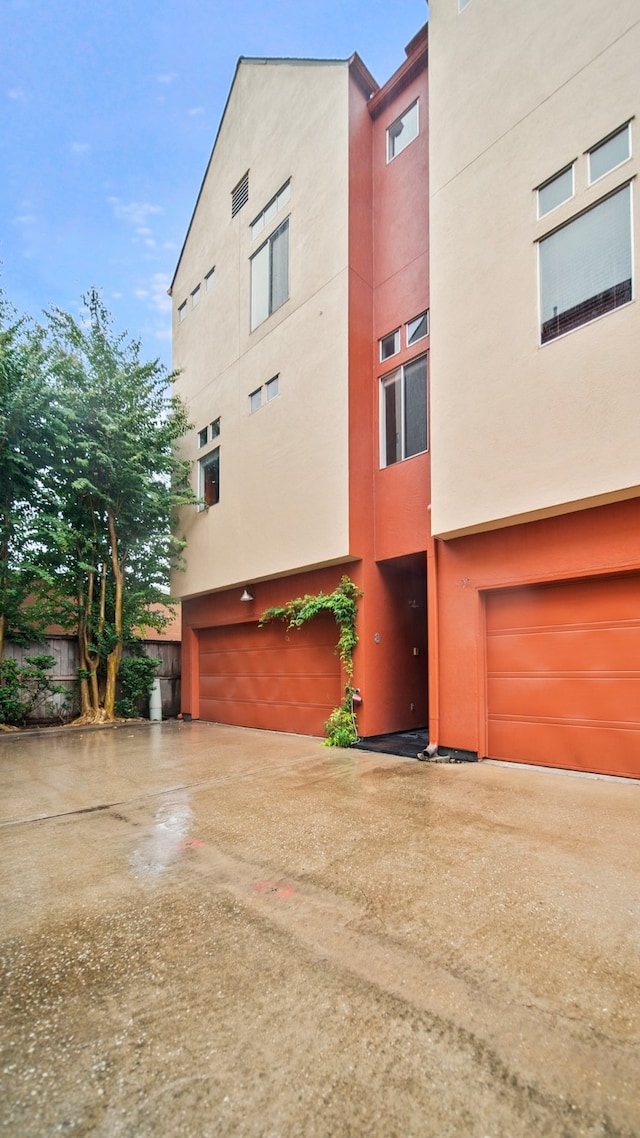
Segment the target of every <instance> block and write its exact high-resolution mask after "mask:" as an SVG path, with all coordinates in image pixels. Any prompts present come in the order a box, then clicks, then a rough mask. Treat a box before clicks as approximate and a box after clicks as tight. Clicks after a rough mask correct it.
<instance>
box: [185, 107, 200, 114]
mask: <svg viewBox="0 0 640 1138" xmlns="http://www.w3.org/2000/svg"><path fill="white" fill-rule="evenodd" d="M187 114H188V115H203V114H204V107H189V110H188V111H187Z"/></svg>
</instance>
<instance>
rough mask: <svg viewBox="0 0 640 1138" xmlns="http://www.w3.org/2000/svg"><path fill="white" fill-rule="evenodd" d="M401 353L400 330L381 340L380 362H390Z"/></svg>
mask: <svg viewBox="0 0 640 1138" xmlns="http://www.w3.org/2000/svg"><path fill="white" fill-rule="evenodd" d="M399 351H400V329H399V328H395V329H394V331H393V332H389V333H388V335H387V336H383V337H382V339H381V340H380V360H381V362H383V361H384V360H388V359H390V358H391V356H395V355H396V354H397V352H399Z"/></svg>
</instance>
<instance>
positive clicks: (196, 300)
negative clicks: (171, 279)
mask: <svg viewBox="0 0 640 1138" xmlns="http://www.w3.org/2000/svg"><path fill="white" fill-rule="evenodd" d="M199 304H200V285H196V287H195V288H194V290H193V292H192V293H191V307H192V308H196V307H197V306H198V305H199Z"/></svg>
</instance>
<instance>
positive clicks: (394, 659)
mask: <svg viewBox="0 0 640 1138" xmlns="http://www.w3.org/2000/svg"><path fill="white" fill-rule="evenodd" d="M416 97H419V99H420V132H419V134H418V137H417V138H416V139H415V140H414V141H413V142H412V143H410V144H409V146H408V147H406V149H405V150H404V151H403V152H402V153H401V154H400V155H398V157H397V158H395V159H394V160H393V162H391V163H389V164H387V161H386V131H387V127H388V126H389V125H390V124H391V123H392V122H393V121H394V120H395V119H396V118H397V117H398V116H399V115H400V114H401V113H402V112H403V111H404V110H405V109H406V108H407V107H408V106H409V105H410V104H411V103H412V102H413V100H414V99H415V98H416ZM427 100H428V84H427V70H426V33H425V34H423V35H421V36H418V37H416V40H415V41H414V42H413V44H412V45H411V55H410V57H409V58H408V59H407V61H405V64H403V67H402V68H400V69H399V71H398V72H397V73H396V75H395V76H392V78H391V79H390V80H389V82H388V83H387V84H386V85H385V86H384V87H383V88H381V90H380V91H378V92H377V93H376V95H375V96H374V98H373V100H371V101H370V103H369V104H363V103H362V100H361V98H359V97H358V94H357V91H355V90H354V91H353V92H352V107H351V116H350V120H351V128H350V129H351V135H350V208H349V218H350V221H349V260H350V276H349V448H350V450H349V466H350V497H349V508H350V550H351V554H352V555H353V556H354V557H356V558H358V559H359V566H358V569H357V579H358V582H359V584H360V585H361V587H362V589H363V591H364V594H365V596H364V601H363V604H362V606H361V612H360V619H359V636H360V643H359V645H358V648H357V652H356V683H357V684H358V686H360V687H361V688H362V695H363V704H362V708H361V711H360V714H359V730H360V734H361V735H364V736H367V735H377V734H384V733H387V732H390V731H396V730H401V729H407V728H410V727H412V726H415V727H422V726H426V723H427V645H426V635H427V633H426V629H427V614H426V605H427V602H426V550H427V548H428V546H429V543H430V537H429V532H430V524H429V511H428V506H429V501H430V478H429V455H428V453H427V454H422V455H417V456H415V457H414V458H411V459H408V460H406V461H405V462H399V463H396V464H395V465H394V466H390V467H388V468H386V469H383V470H381V469H380V443H379V440H380V419H379V391H380V377H381V376H382V375H385V374H388V373H389V372H390V371H392V370H394V368H396V367H397V366H399V365H400V364H403V363H406V362H408V361H409V360H411V359H413V358H415V357H417V356H419V355H421V354H422V353H423V352H426V351H428V346H429V341H428V338H426V339H424V340H421V341H420V342H419V343H418V344H416V345H414V346H413V347H411V348H406V346H405V327H404V326H405V323H406V322H407V321H408V320H410V319H412V318H413V317H414V316H416V315H418V314H419V313H420V312H423V311H424V310H425V309H428V307H429V285H428V252H429V250H428V181H427V179H428V134H427ZM398 327H399V328H400V329H401V350H400V352H399V353H398V354H397V355H396V356H394V357H393V359H391V360H389V361H387V362H385V363H384V364H381V363H380V356H379V343H378V341H379V339H380V337H382V336H383V335H385V334H386V333H387V332H389V331H391V330H393V329H394V328H398ZM352 576H353V577H354V579H356V574H355V573H352Z"/></svg>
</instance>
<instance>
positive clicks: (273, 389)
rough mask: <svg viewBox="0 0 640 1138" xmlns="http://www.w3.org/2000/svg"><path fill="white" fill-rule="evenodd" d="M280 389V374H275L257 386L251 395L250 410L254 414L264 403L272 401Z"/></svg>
mask: <svg viewBox="0 0 640 1138" xmlns="http://www.w3.org/2000/svg"><path fill="white" fill-rule="evenodd" d="M279 391H280V376H279V375H274V376H273V378H272V379H268V380H267V382H266V383H265V384H264V385H263V386H262V387H257V388H256V390H255V391H252V392H251V395H250V396H249V412H250V414H251V415H253V414H254V413H255V412H256V411H259V410H260V408H261V407H262V405H263V403H270V402H271V400H272V399H275V397H276V395H278V393H279Z"/></svg>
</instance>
